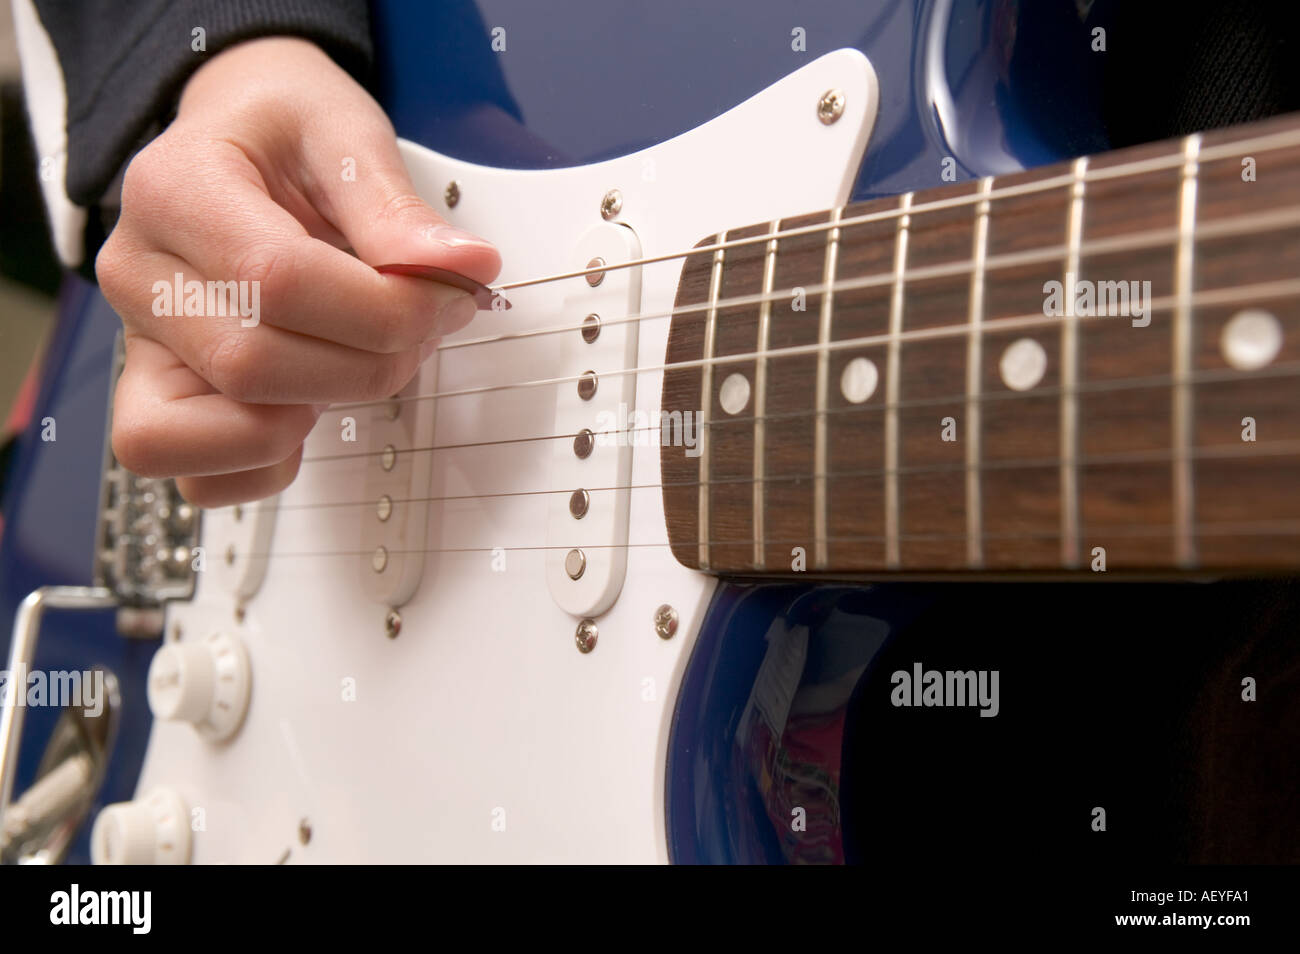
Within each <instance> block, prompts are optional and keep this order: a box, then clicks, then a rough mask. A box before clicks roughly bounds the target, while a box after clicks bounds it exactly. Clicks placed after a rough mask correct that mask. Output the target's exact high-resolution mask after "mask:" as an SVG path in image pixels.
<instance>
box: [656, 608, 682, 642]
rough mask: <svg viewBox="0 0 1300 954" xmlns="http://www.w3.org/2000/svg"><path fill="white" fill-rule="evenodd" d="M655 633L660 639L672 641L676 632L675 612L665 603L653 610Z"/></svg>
mask: <svg viewBox="0 0 1300 954" xmlns="http://www.w3.org/2000/svg"><path fill="white" fill-rule="evenodd" d="M655 632H656V633H657V634H658V635H659V638H660V639H672V638H673V635H674V634H675V633H676V632H677V610H675V609H673V608H672V607H671V606H669V605H668V604H667V603H665V604H664V605H663V606H661V607H659V608H658V609H657V610H655Z"/></svg>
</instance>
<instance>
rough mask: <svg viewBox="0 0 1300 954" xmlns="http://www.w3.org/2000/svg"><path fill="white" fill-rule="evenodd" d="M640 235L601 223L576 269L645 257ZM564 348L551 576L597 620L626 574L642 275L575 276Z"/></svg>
mask: <svg viewBox="0 0 1300 954" xmlns="http://www.w3.org/2000/svg"><path fill="white" fill-rule="evenodd" d="M640 255H641V247H640V243H639V242H638V241H637V237H636V233H635V232H633V231H632V230H631V229H630V228H628V227H627V226H624V225H615V224H603V225H599V226H597V227H596V228H594V229H592V230H591V231H590V232H588V233H587V235H586V236H584V237H583V239H582V241H581V242H580V243H579V244H578V247H577V249H576V250H575V251H574V254H573V262H574V266H575V268H581V269H591V268H597V267H599V266H601V265H618V264H619V263H621V262H628V261H633V260H635V259H638V258H640ZM568 281H569V286H570V289H571V293H570V294H569V295H568V296H567V297H566V298H565V301H564V310H563V312H562V315H563V319H562V323H564V324H568V323H572V325H573V326H574V330H572V331H566V332H564V341H563V343H562V345H561V348H560V355H561V364H560V367H562V368H564V369H565V370H564V371H562V372H561V374H562V376H564V377H572V378H573V379H574V380H571V381H565V382H563V383H561V384H558V385H556V389H555V392H556V393H555V434H557V435H560V436H559V437H558V438H557V439H556V440H555V441H554V442H553V443H554V446H555V450H554V456H553V459H552V465H551V488H552V490H553V491H554V492H553V493H552V495H551V497H552V504H551V513H550V520H549V524H548V528H549V541H548V549H547V559H546V576H547V582H548V584H549V585H550V589H551V595H552V596H553V597H554V598H555V602H556V603H557V604H559V606H560V607H561V608H562V609H563V610H565V611H566V612H568V613H571V614H573V615H574V616H579V617H587V616H598V615H600V614H601V613H603V612H605V610H607V609H609V607H610V606H611V605H613V603H614V601H615V600H616V599H617V598H618V594H619V591H620V590H621V589H622V587H623V579H624V576H625V575H626V572H627V535H628V510H629V503H630V501H629V495H630V491H629V489H628V485H629V484H630V483H631V478H632V444H633V441H632V440H631V439H630V438H631V435H630V434H628V433H627V427H628V414H629V409H630V408H632V407H634V405H635V401H636V371H635V368H636V361H637V357H636V355H637V336H638V333H639V328H638V323H637V322H636V321H634V320H630V319H633V318H635V316H636V315H637V314H639V313H640V308H641V269H640V267H639V266H633V267H630V268H612V269H610V270H608V271H602V272H597V273H594V274H590V275H585V276H582V277H578V278H574V279H569V280H568Z"/></svg>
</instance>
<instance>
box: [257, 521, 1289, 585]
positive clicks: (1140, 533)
mask: <svg viewBox="0 0 1300 954" xmlns="http://www.w3.org/2000/svg"><path fill="white" fill-rule="evenodd" d="M1173 531H1174V525H1173V524H1171V523H1145V524H1139V523H1126V524H1122V525H1121V524H1117V525H1114V526H1107V525H1099V526H1097V527H1095V528H1090V529H1089V530H1088V535H1089V536H1090V537H1091V538H1093V539H1094V540H1110V539H1114V538H1116V537H1159V536H1163V535H1166V534H1169V535H1172V533H1173ZM1192 532H1193V533H1194V534H1195V535H1196V536H1197V537H1198V538H1202V539H1203V538H1205V537H1241V538H1250V537H1257V538H1258V537H1287V538H1289V537H1297V536H1300V520H1282V521H1219V522H1216V523H1198V524H1195V525H1194V526H1193V528H1192ZM1060 536H1061V534H1060V531H1051V530H1041V531H1038V530H1036V531H991V532H986V533H984V534H983V535H982V538H983V539H985V540H1012V541H1022V540H1057V539H1060ZM811 537H812V534H809V535H808V537H805V538H802V539H799V538H790V539H788V540H764V541H763V543H764V545H765V546H802V547H807V545H808V543H809V542H810V539H811ZM898 539H899V540H900V541H902V542H905V543H919V542H927V543H932V542H940V541H946V540H951V541H953V542H958V541H964V540H965V539H966V533H965V532H964V531H960V532H954V533H899V535H898ZM825 540H826V542H827V543H882V542H884V540H885V536H884V534H862V535H844V536H833V537H826V538H825ZM705 542H706V543H708V544H709V546H711V547H725V546H735V547H742V548H745V549H752V547H753V546H754V538H753V537H752V536H751V537H745V538H743V539H721V538H719V539H713V540H707V541H705ZM672 546H673V544H672V542H671V541H668V540H655V541H642V542H637V543H632V542H628V543H597V544H585V543H584V544H577V545H575V544H542V545H537V546H482V547H426V548H423V549H418V548H417V549H405V550H399V549H389V550H387V553H388V555H389V556H390V557H391V556H412V555H415V554H428V553H494V552H496V551H498V550H504V551H508V552H523V551H551V550H566V551H567V550H573V549H581V550H631V549H642V548H651V547H667V548H670V549H671V548H672ZM678 546H680V547H684V548H686V549H688V550H694V549H695V548H696V547H697V546H699V541H697V540H693V539H692V540H689V541H684V542H682V543H679V544H678ZM371 555H372V551H371V550H302V551H275V550H268V551H252V552H249V553H248V554H247V556H248V557H249V558H250V559H265V560H270V559H276V560H284V559H298V558H302V557H369V556H371ZM880 562H881V564H883V562H884V561H883V560H882V561H880ZM951 569H952V570H953V571H963V572H966V571H969V570H970V567H968V566H967V565H966V564H958V565H955V566H953V567H952V568H951ZM977 569H978V570H979V571H981V572H986V573H987V572H1002V571H1003V570H1004V569H1005V570H1006V571H1014V570H1019V569H1024V568H1023V567H1016V566H1008V567H1005V568H1003V567H996V566H995V567H988V566H984V567H979V568H977ZM1039 569H1047V570H1053V571H1060V570H1061V569H1062V567H1060V566H1059V565H1058V564H1052V565H1051V566H1049V567H1042V568H1039ZM1081 569H1082V568H1081ZM814 572H815V571H814ZM835 572H840V571H835ZM843 572H853V571H849V570H845V571H843ZM864 572H883V573H891V574H897V573H900V572H902V573H908V572H912V573H915V572H921V571H920V570H918V569H917V568H909V567H900V568H898V569H894V570H889V569H886V568H885V567H884V566H883V565H881V566H879V567H876V568H875V569H874V570H864ZM925 572H939V571H938V570H936V569H935V568H934V567H927V568H925Z"/></svg>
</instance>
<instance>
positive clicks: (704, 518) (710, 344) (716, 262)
mask: <svg viewBox="0 0 1300 954" xmlns="http://www.w3.org/2000/svg"><path fill="white" fill-rule="evenodd" d="M726 237H727V233H726V232H723V233H721V234H720V235H719V238H721V239H723V240H724V241H725V240H726ZM724 255H725V252H724V250H723V249H721V248H719V249H718V250H717V251H715V252H714V253H713V274H712V275H710V276H709V311H708V318H706V319H705V322H704V362H705V363H704V364H703V365H702V366H701V371H700V380H701V386H700V430H699V433H698V434H697V435H696V440H697V441H698V442H699V445H700V456H699V467H700V486H699V496H698V501H699V506H698V514H699V522H700V527H699V529H700V546H699V557H698V560H699V565H700V569H701V570H705V569H708V566H709V476H710V469H709V444H710V440H709V431H708V426H707V425H708V421H709V417H710V414H709V412H710V410H712V407H713V403H712V402H713V364H712V361H713V360H714V358H713V350H714V346H715V339H716V337H717V330H718V297H719V295H720V294H721V291H722V267H723V260H724V259H723V257H724ZM665 370H667V368H666V367H665Z"/></svg>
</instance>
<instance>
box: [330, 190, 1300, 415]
mask: <svg viewBox="0 0 1300 954" xmlns="http://www.w3.org/2000/svg"><path fill="white" fill-rule="evenodd" d="M1285 212H1286V214H1288V215H1291V216H1294V217H1295V218H1294V220H1293V221H1291V222H1290V224H1293V225H1300V206H1295V207H1289V208H1288V209H1287V210H1285ZM1061 254H1062V256H1063V255H1064V247H1063V246H1062V247H1061ZM1053 257H1054V256H1053ZM954 264H955V263H954ZM950 267H953V266H950V265H940V266H932V269H941V268H950ZM965 273H966V274H969V273H970V269H969V268H967V269H966V270H965ZM890 277H891V278H892V273H891V276H890ZM883 284H885V281H884V280H883V279H877V278H876V277H874V276H869V277H868V278H864V279H852V280H849V281H845V282H840V283H833V284H832V285H830V286H826V285H820V284H819V285H810V286H808V287H807V288H806V289H805V291H806V292H807V293H808V294H820V293H823V292H825V291H826V290H827V289H828V288H829V290H830V291H831V292H832V293H834V292H837V291H845V290H848V291H852V290H857V289H859V288H863V287H868V286H869V285H883ZM1298 290H1300V279H1280V280H1277V281H1274V282H1263V283H1258V284H1255V285H1241V286H1233V287H1229V288H1216V289H1207V290H1203V291H1200V292H1195V293H1193V295H1192V305H1193V306H1195V305H1204V304H1207V303H1208V304H1211V305H1212V304H1219V303H1222V302H1221V301H1219V299H1220V298H1221V297H1222V296H1223V295H1227V294H1239V295H1248V294H1254V295H1255V296H1256V297H1274V298H1275V297H1283V296H1286V295H1291V294H1295V293H1296V292H1297V291H1298ZM793 291H794V289H793V288H791V289H783V290H782V291H781V292H774V293H772V294H771V295H762V294H757V295H748V296H743V297H741V298H735V299H730V300H727V301H726V302H725V303H724V302H721V301H720V302H717V303H714V304H712V305H711V304H708V303H706V304H704V305H703V306H691V307H689V308H687V309H680V310H679V311H678V312H677V313H678V314H680V313H683V312H685V311H701V310H703V311H708V310H715V309H716V310H728V309H730V308H733V307H740V306H748V305H754V304H760V303H762V302H764V301H781V300H785V299H787V298H789V297H790V294H791V293H792V292H793ZM1063 292H1064V289H1063ZM1177 301H1178V296H1177V295H1166V296H1162V297H1160V298H1156V299H1153V300H1151V301H1150V302H1148V306H1147V307H1148V311H1163V310H1165V309H1166V308H1172V307H1173V306H1174V305H1175V304H1176V303H1177ZM670 316H671V314H669V315H655V316H650V317H670ZM1110 317H1116V316H1113V315H1046V314H1044V313H1043V312H1041V311H1040V312H1034V313H1029V314H1023V315H1014V316H1011V317H1004V318H994V319H989V320H986V321H984V322H982V323H981V334H982V335H987V333H989V332H994V333H996V332H997V331H999V330H1004V329H1006V328H1010V327H1026V326H1032V325H1034V324H1039V325H1041V324H1050V323H1055V322H1059V321H1061V320H1063V319H1070V318H1072V319H1074V320H1087V319H1098V318H1110ZM633 320H635V321H640V320H642V319H641V318H636V319H633ZM970 331H971V326H970V324H969V322H962V323H959V324H951V325H941V326H936V327H933V328H920V329H913V330H911V331H903V332H900V333H899V334H897V335H889V334H882V335H874V336H867V337H859V338H845V339H841V340H839V341H833V342H830V343H828V344H809V345H798V346H792V347H787V348H776V349H770V350H768V351H766V352H763V353H762V355H763V356H764V357H770V356H776V357H780V356H781V355H783V354H785V355H794V354H816V353H818V352H820V351H838V350H843V349H845V348H854V347H862V346H864V345H872V344H882V343H886V342H888V341H892V340H897V341H899V342H903V343H906V342H907V341H909V340H914V339H919V338H934V337H947V336H954V335H966V334H969V333H970ZM758 356H759V353H758V352H746V353H743V354H735V355H720V356H716V357H713V358H707V359H706V358H700V359H696V360H693V361H681V362H675V363H667V364H662V365H645V366H642V367H637V368H614V369H611V370H606V371H601V372H599V373H598V375H597V376H598V377H613V376H618V375H623V374H638V373H641V372H645V371H673V370H680V369H686V368H694V367H703V366H704V365H706V364H709V365H717V364H726V363H734V362H739V361H752V360H754V359H755V358H756V357H758ZM584 377H586V375H585V374H573V375H566V376H563V377H555V378H538V379H533V380H530V381H516V382H510V383H507V384H490V385H480V386H477V387H472V388H461V389H457V390H452V391H435V392H432V393H428V394H412V395H395V396H393V397H388V398H381V399H378V400H373V401H349V402H342V403H339V404H335V405H331V406H330V408H329V409H328V410H327V411H326V412H325V413H330V412H333V411H347V410H360V409H363V408H368V407H387V406H390V405H392V404H402V403H410V402H415V401H429V400H436V399H439V398H448V397H460V396H463V395H467V394H484V393H488V392H490V391H508V390H513V389H516V388H529V387H541V386H545V385H554V384H566V383H571V382H577V381H579V380H581V379H582V378H584Z"/></svg>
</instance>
